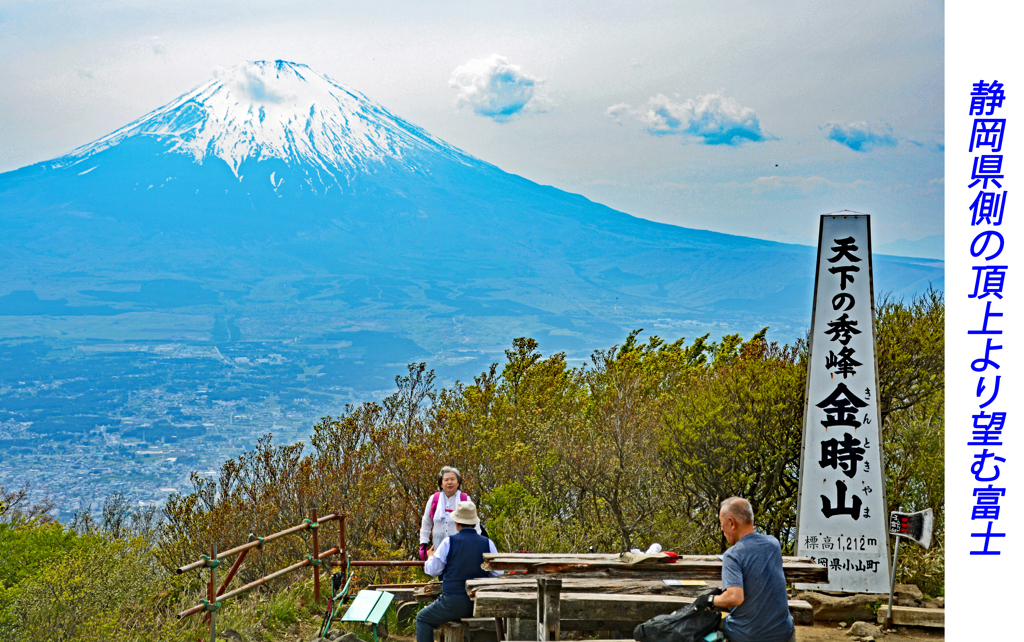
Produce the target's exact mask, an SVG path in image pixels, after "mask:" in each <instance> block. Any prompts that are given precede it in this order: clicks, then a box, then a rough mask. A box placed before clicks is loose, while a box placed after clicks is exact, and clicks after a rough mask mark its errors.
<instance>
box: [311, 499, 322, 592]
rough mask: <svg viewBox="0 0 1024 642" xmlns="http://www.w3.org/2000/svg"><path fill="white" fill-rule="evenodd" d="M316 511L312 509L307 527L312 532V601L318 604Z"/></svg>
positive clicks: (318, 572)
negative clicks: (310, 520) (311, 520)
mask: <svg viewBox="0 0 1024 642" xmlns="http://www.w3.org/2000/svg"><path fill="white" fill-rule="evenodd" d="M316 520H317V517H316V509H315V508H314V509H313V523H312V524H310V525H309V527H310V528H311V529H312V530H313V561H312V562H311V563H310V564H311V565H312V566H313V600H314V601H315V602H316V603H317V605H319V604H320V539H319V537H318V536H317V531H319V530H320V529H319V528H317V527H318V526H319V525H320V523H319V522H317V521H316Z"/></svg>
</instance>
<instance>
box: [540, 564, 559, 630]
mask: <svg viewBox="0 0 1024 642" xmlns="http://www.w3.org/2000/svg"><path fill="white" fill-rule="evenodd" d="M561 597H562V580H558V579H554V578H550V577H538V578H537V640H538V641H539V642H557V641H558V638H559V637H560V635H561V632H562V626H561V620H562V615H561Z"/></svg>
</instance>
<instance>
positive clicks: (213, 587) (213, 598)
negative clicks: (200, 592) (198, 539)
mask: <svg viewBox="0 0 1024 642" xmlns="http://www.w3.org/2000/svg"><path fill="white" fill-rule="evenodd" d="M207 594H208V597H207V599H208V600H209V601H210V606H211V607H212V608H213V610H212V611H210V642H217V544H215V543H214V544H210V586H209V588H208V590H207Z"/></svg>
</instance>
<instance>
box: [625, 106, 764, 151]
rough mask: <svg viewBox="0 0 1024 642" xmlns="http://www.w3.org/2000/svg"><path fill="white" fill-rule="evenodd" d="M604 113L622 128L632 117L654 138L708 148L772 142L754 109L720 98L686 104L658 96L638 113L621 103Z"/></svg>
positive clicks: (636, 110) (637, 110)
mask: <svg viewBox="0 0 1024 642" xmlns="http://www.w3.org/2000/svg"><path fill="white" fill-rule="evenodd" d="M605 113H606V114H607V115H608V116H610V117H612V118H614V119H615V120H616V122H619V123H620V124H621V122H622V120H621V119H622V118H623V117H624V116H630V117H632V118H633V119H635V120H638V121H640V123H642V124H643V125H644V127H645V128H646V129H647V131H648V133H650V134H652V135H655V136H666V135H681V136H685V137H688V138H693V139H696V140H699V141H700V142H703V143H704V144H706V145H739V144H741V143H743V142H745V141H753V142H758V141H764V140H770V139H772V138H773V137H772V136H771V135H769V134H766V133H765V132H763V131H761V121H760V120H759V119H758V117H757V114H756V113H755V112H754V110H753V109H751V108H749V107H743V106H741V105H740V104H739V103H738V102H736V101H735V100H733V99H732V98H726V97H725V96H722V95H721V94H705V95H703V96H698V97H697V98H692V99H690V100H687V101H685V102H677V101H673V100H672V99H671V98H669V97H668V96H665V95H664V94H658V95H657V96H654V97H652V98H651V99H649V100H648V101H647V104H646V105H642V106H640V107H637V108H635V109H634V108H633V107H631V106H629V105H628V104H626V103H619V104H617V105H612V106H611V107H609V108H608V109H607V110H605Z"/></svg>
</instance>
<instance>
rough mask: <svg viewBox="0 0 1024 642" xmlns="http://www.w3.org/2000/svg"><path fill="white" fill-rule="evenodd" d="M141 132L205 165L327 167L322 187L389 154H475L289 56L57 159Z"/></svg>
mask: <svg viewBox="0 0 1024 642" xmlns="http://www.w3.org/2000/svg"><path fill="white" fill-rule="evenodd" d="M135 137H152V138H154V139H157V140H161V141H165V142H167V143H169V144H170V147H169V151H171V152H173V153H180V154H187V155H188V156H190V157H192V158H193V159H194V160H195V161H196V162H198V163H202V162H204V161H208V160H210V159H212V158H219V159H221V160H223V161H224V162H225V163H227V164H228V166H229V167H230V168H231V170H232V171H233V172H234V174H235V175H236V176H239V169H240V167H241V166H242V164H243V163H244V162H246V161H266V160H269V159H278V160H282V161H284V162H285V163H287V164H288V165H291V166H299V165H304V166H307V167H308V168H312V169H315V170H317V171H318V172H321V173H320V174H319V176H318V178H319V180H320V183H321V184H323V185H330V184H331V183H336V182H338V180H339V179H341V178H346V179H348V178H351V177H352V176H353V175H354V174H356V173H359V172H371V171H374V170H375V169H377V167H378V166H379V165H380V164H381V163H382V162H384V161H385V160H388V161H393V162H395V163H397V164H398V165H400V166H403V167H405V168H406V169H409V170H413V171H416V170H417V169H418V167H417V165H416V163H415V162H414V160H412V158H413V155H412V154H410V152H415V153H430V154H437V155H441V156H444V157H447V158H449V159H452V160H455V161H458V162H465V161H469V157H468V156H467V155H466V154H464V153H463V152H461V151H459V150H458V149H456V148H454V147H452V146H451V145H448V144H447V143H445V142H443V141H441V140H439V139H437V138H434V137H433V136H431V135H430V134H428V133H427V132H425V131H423V130H422V129H420V128H419V127H416V126H414V125H411V124H409V123H408V122H406V121H404V120H402V119H401V118H398V117H397V116H395V115H394V114H392V113H391V112H389V111H388V110H387V109H385V108H384V107H382V106H380V105H379V104H377V103H375V102H373V101H372V100H370V99H369V98H367V97H366V96H364V95H363V94H361V93H359V92H358V91H356V90H354V89H351V88H349V87H346V86H345V85H342V84H340V83H338V82H335V81H334V80H331V79H330V78H328V77H327V76H324V75H322V74H319V73H317V72H315V71H313V70H312V69H310V68H309V67H307V66H306V65H300V64H296V63H292V62H285V61H283V60H277V61H274V62H266V61H259V62H247V63H244V64H241V65H238V66H236V67H233V68H232V69H230V70H228V71H226V72H224V73H222V74H220V75H219V76H218V77H217V78H214V79H213V80H210V81H209V82H207V83H205V84H203V85H200V86H199V87H197V88H195V89H193V90H192V91H189V92H188V93H185V94H183V95H182V96H180V97H178V98H177V99H175V100H173V101H171V102H170V103H168V104H167V105H165V106H163V107H160V108H159V109H156V110H154V111H152V112H150V113H149V114H146V115H145V116H143V117H142V118H140V119H138V120H136V121H135V122H132V123H129V124H128V125H125V126H124V127H122V128H120V129H118V130H117V131H115V132H113V133H111V134H108V135H107V136H104V137H103V138H100V139H99V140H97V141H95V142H92V143H89V144H88V145H84V146H82V147H80V148H78V149H76V150H74V151H73V152H71V153H70V154H68V155H67V156H65V157H63V158H60V159H58V160H57V161H56V164H58V165H60V164H77V163H81V162H83V161H86V160H88V159H89V158H91V157H93V156H95V155H96V154H97V153H99V152H102V151H104V150H106V149H108V148H110V147H113V146H116V145H119V144H121V143H123V142H125V141H126V140H129V139H132V138H135ZM239 178H241V176H239Z"/></svg>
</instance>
